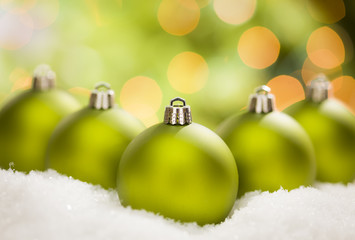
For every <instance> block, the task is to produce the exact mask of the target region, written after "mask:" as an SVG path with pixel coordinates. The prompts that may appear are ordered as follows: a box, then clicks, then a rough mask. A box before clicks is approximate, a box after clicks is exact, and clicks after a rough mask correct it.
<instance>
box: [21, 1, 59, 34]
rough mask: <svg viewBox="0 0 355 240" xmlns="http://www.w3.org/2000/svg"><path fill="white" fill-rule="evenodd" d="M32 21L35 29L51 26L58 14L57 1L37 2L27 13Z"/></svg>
mask: <svg viewBox="0 0 355 240" xmlns="http://www.w3.org/2000/svg"><path fill="white" fill-rule="evenodd" d="M27 13H28V14H29V15H30V16H31V18H32V19H33V23H34V28H35V29H43V28H46V27H48V26H49V25H51V24H52V23H53V22H54V21H55V20H56V19H57V17H58V14H59V0H37V1H36V5H35V6H33V7H32V8H31V9H29V10H28V12H27Z"/></svg>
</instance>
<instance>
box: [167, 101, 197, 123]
mask: <svg viewBox="0 0 355 240" xmlns="http://www.w3.org/2000/svg"><path fill="white" fill-rule="evenodd" d="M177 101H179V102H182V105H181V104H179V105H178V104H174V103H175V102H177ZM164 123H165V124H169V125H188V124H191V123H192V117H191V109H190V106H188V105H186V102H185V100H184V99H183V98H180V97H176V98H173V99H172V100H171V101H170V106H167V107H166V108H165V114H164Z"/></svg>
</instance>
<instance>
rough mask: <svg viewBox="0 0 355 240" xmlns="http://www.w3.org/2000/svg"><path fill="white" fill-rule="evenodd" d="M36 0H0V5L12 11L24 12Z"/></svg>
mask: <svg viewBox="0 0 355 240" xmlns="http://www.w3.org/2000/svg"><path fill="white" fill-rule="evenodd" d="M36 2H37V0H0V7H1V8H2V9H4V10H6V11H10V12H12V13H25V12H26V11H28V10H29V9H31V8H32V7H33V6H34V5H35V4H36Z"/></svg>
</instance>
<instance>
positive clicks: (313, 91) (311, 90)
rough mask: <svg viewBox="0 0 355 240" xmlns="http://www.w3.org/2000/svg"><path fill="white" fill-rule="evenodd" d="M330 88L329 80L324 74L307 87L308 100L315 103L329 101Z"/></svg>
mask: <svg viewBox="0 0 355 240" xmlns="http://www.w3.org/2000/svg"><path fill="white" fill-rule="evenodd" d="M329 88H330V84H329V81H328V78H327V77H326V76H325V75H324V74H320V75H318V76H317V77H316V78H315V79H314V80H312V82H311V84H310V85H309V86H307V90H306V98H307V99H308V100H310V101H312V102H315V103H320V102H323V101H324V100H327V99H328V91H329Z"/></svg>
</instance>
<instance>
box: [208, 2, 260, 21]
mask: <svg viewBox="0 0 355 240" xmlns="http://www.w3.org/2000/svg"><path fill="white" fill-rule="evenodd" d="M213 7H214V10H215V12H216V14H217V16H218V17H219V18H220V19H221V20H222V21H224V22H226V23H230V24H242V23H244V22H246V21H248V20H249V19H250V18H251V17H252V16H253V15H254V12H255V8H256V0H214V3H213Z"/></svg>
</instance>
